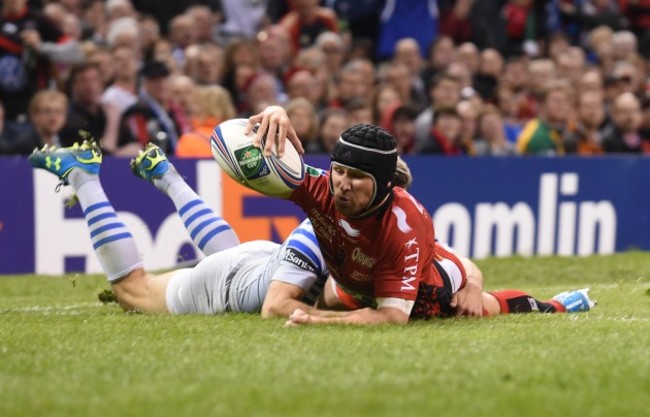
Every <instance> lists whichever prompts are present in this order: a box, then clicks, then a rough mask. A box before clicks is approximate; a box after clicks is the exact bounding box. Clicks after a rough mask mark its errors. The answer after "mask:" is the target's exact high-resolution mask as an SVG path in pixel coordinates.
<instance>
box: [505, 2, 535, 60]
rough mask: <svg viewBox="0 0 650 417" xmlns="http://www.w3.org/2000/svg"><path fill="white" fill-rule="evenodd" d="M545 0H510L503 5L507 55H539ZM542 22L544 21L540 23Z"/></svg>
mask: <svg viewBox="0 0 650 417" xmlns="http://www.w3.org/2000/svg"><path fill="white" fill-rule="evenodd" d="M545 3H546V2H544V1H536V0H508V1H507V2H506V4H505V5H504V6H503V16H504V18H505V27H506V45H505V54H506V56H513V55H522V54H526V55H528V56H537V55H538V54H539V47H538V45H537V43H536V41H537V39H538V38H540V37H541V35H542V33H541V32H542V29H543V26H544V25H543V22H542V21H541V19H542V18H543V17H542V16H541V15H542V14H543V8H544V6H545ZM540 23H542V24H541V25H540Z"/></svg>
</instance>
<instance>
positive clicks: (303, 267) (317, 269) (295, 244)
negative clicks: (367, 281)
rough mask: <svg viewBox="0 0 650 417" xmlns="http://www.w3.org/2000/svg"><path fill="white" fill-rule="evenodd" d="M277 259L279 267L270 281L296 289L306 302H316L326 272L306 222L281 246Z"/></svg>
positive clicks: (309, 224)
mask: <svg viewBox="0 0 650 417" xmlns="http://www.w3.org/2000/svg"><path fill="white" fill-rule="evenodd" d="M278 257H279V265H278V268H277V269H276V270H275V272H274V273H273V276H272V277H271V281H280V282H285V283H287V284H293V285H296V286H298V287H300V288H302V289H303V290H304V291H305V293H306V294H307V295H306V297H305V298H306V300H305V302H307V303H312V302H313V301H315V300H316V298H318V295H320V293H321V291H322V289H323V285H324V284H325V281H326V280H327V276H328V275H329V272H328V270H327V266H326V265H325V260H324V259H323V255H322V253H321V251H320V247H319V246H318V240H317V239H316V235H315V234H314V229H313V227H312V225H311V222H310V221H309V219H306V220H304V221H303V222H302V223H301V224H300V225H299V226H298V227H297V228H296V229H295V230H294V231H293V232H291V235H289V237H288V238H287V240H286V241H285V242H284V243H283V244H282V248H281V249H280V253H279V254H278Z"/></svg>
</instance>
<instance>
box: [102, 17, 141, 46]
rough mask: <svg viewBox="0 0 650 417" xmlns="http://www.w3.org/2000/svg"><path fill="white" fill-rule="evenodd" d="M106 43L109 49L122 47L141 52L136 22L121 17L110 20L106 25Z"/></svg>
mask: <svg viewBox="0 0 650 417" xmlns="http://www.w3.org/2000/svg"><path fill="white" fill-rule="evenodd" d="M106 42H107V43H108V46H109V47H111V48H115V47H116V46H120V45H124V46H130V47H133V48H135V49H136V50H139V51H140V50H142V44H141V43H140V26H139V24H138V21H137V20H135V19H134V18H133V17H121V18H119V19H115V20H111V22H110V23H109V24H108V32H107V33H106Z"/></svg>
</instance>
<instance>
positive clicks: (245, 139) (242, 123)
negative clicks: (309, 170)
mask: <svg viewBox="0 0 650 417" xmlns="http://www.w3.org/2000/svg"><path fill="white" fill-rule="evenodd" d="M247 124H248V120H247V119H232V120H227V121H225V122H223V123H221V124H219V125H217V127H215V128H214V131H213V132H212V136H211V138H210V147H211V148H212V156H213V157H214V159H215V160H216V161H217V163H218V164H219V166H221V169H223V170H224V171H225V172H226V174H228V176H229V177H230V178H232V179H234V180H235V181H237V182H239V183H241V184H243V185H245V186H246V187H248V188H251V189H253V190H255V191H257V192H259V193H262V194H264V195H267V196H271V197H288V196H289V195H290V194H291V192H292V191H293V190H294V189H295V188H297V187H298V186H299V185H300V184H302V182H303V180H304V179H305V163H304V161H303V160H302V157H301V156H300V154H299V153H298V151H296V148H294V146H293V145H292V144H291V142H289V140H287V141H286V142H285V148H284V155H283V156H282V157H281V158H280V157H278V156H277V154H276V149H275V147H274V148H273V150H272V152H271V156H268V157H266V156H264V154H263V153H262V149H261V148H258V147H256V146H254V145H253V139H254V138H255V132H254V131H253V132H251V133H249V134H248V135H246V134H244V131H245V129H246V125H247ZM265 141H266V138H264V139H263V140H262V148H263V147H264V143H265Z"/></svg>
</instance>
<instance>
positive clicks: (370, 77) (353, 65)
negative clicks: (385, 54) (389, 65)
mask: <svg viewBox="0 0 650 417" xmlns="http://www.w3.org/2000/svg"><path fill="white" fill-rule="evenodd" d="M346 67H349V68H350V69H352V70H353V71H356V72H357V73H359V75H360V76H361V85H360V88H361V91H360V95H361V97H362V98H363V99H364V100H367V101H368V102H370V101H371V100H372V97H373V96H374V94H375V84H376V81H377V74H376V71H375V66H374V65H373V63H372V61H371V60H370V59H367V58H351V59H350V61H349V62H348V63H347V64H346Z"/></svg>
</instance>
